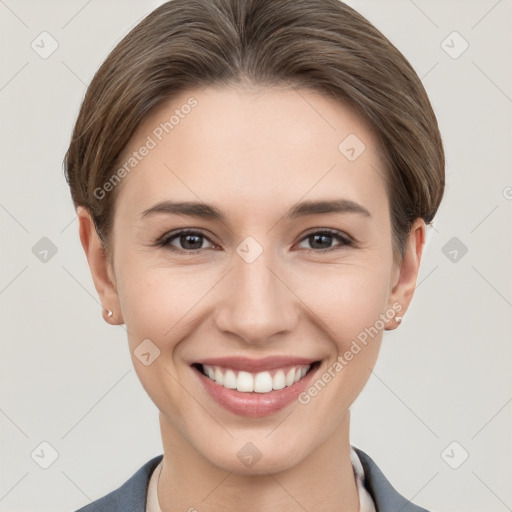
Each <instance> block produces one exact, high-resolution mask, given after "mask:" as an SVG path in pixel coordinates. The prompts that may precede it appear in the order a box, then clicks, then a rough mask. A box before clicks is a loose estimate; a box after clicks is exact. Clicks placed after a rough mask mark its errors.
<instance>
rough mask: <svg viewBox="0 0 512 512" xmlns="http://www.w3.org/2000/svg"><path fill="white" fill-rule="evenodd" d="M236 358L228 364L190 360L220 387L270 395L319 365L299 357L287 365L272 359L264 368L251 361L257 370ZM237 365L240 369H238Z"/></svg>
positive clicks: (288, 386)
mask: <svg viewBox="0 0 512 512" xmlns="http://www.w3.org/2000/svg"><path fill="white" fill-rule="evenodd" d="M237 361H238V363H237V362H236V361H233V362H232V364H231V365H229V364H222V365H221V364H206V363H193V364H192V365H191V366H192V368H194V369H195V370H196V371H197V372H199V373H201V374H202V375H203V376H204V377H206V378H208V379H209V380H210V381H213V382H214V383H215V384H216V385H218V386H220V387H222V388H226V389H230V390H236V391H238V392H239V393H253V394H254V393H260V394H267V393H269V394H273V392H276V391H279V390H282V389H284V388H290V387H292V386H294V385H295V384H296V383H297V382H300V381H302V380H303V379H305V378H306V377H307V376H309V375H310V374H312V373H313V372H314V371H315V370H316V369H317V368H318V366H320V364H321V361H320V360H316V361H308V362H306V364H304V363H305V361H306V360H299V359H296V360H294V361H292V362H288V364H283V362H281V361H279V360H274V361H273V362H270V363H267V367H265V366H264V363H261V362H258V364H256V363H254V364H253V365H252V366H253V368H254V367H256V366H257V367H259V368H260V369H261V371H255V370H253V369H252V368H250V367H251V364H249V365H247V364H245V365H244V364H241V363H240V360H239V359H238V360H237ZM213 362H215V361H213ZM241 367H243V368H244V369H240V368H241ZM263 368H265V369H263Z"/></svg>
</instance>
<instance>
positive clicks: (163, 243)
mask: <svg viewBox="0 0 512 512" xmlns="http://www.w3.org/2000/svg"><path fill="white" fill-rule="evenodd" d="M319 234H322V235H330V236H332V237H334V238H336V239H338V241H340V242H342V243H341V245H340V246H335V247H330V248H328V249H305V251H306V252H308V253H313V252H314V253H325V252H332V251H337V250H340V249H342V248H343V247H347V246H348V247H354V246H355V243H354V241H353V240H351V239H350V238H349V237H348V236H346V235H342V234H341V233H340V232H339V231H336V230H335V229H329V228H322V229H318V230H317V231H311V232H309V233H308V234H306V235H305V236H304V237H303V238H302V239H301V240H300V242H302V241H304V240H306V239H307V238H309V237H311V236H313V235H319ZM184 235H197V236H200V237H202V238H205V239H206V240H208V241H209V242H210V243H211V244H212V245H214V246H215V244H214V243H213V242H212V241H211V240H210V239H209V238H208V237H207V236H206V235H205V234H204V233H203V232H201V231H196V230H191V229H183V230H181V231H177V232H175V233H171V234H168V235H165V236H164V237H162V238H161V239H160V240H159V241H157V243H156V245H157V246H158V247H163V248H166V249H169V250H171V251H173V252H177V253H182V254H197V253H199V252H201V251H204V250H205V249H191V250H185V249H178V248H177V247H174V246H172V245H170V242H171V241H173V240H174V239H177V238H179V237H181V236H184Z"/></svg>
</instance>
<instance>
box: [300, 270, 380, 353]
mask: <svg viewBox="0 0 512 512" xmlns="http://www.w3.org/2000/svg"><path fill="white" fill-rule="evenodd" d="M323 267H325V268H318V269H316V270H315V271H311V270H310V271H309V272H304V277H303V278H302V279H301V284H300V291H299V292H298V293H297V295H299V297H301V298H302V297H304V299H303V300H304V302H305V304H306V305H307V306H308V308H307V309H309V310H311V311H312V312H313V313H314V314H315V316H316V318H317V320H318V321H320V322H322V328H325V329H328V330H329V333H330V335H331V336H332V339H333V340H334V341H335V342H336V344H337V346H338V351H340V350H345V348H346V347H347V346H350V344H351V341H352V340H353V339H355V338H357V336H358V335H359V334H360V333H361V332H364V330H365V329H366V328H370V327H371V326H374V325H375V324H376V322H377V321H378V320H379V315H380V314H381V313H383V312H384V310H385V308H386V304H387V298H388V294H389V289H388V283H389V269H387V270H386V267H385V265H383V264H382V263H377V262H374V263H373V264H372V263H370V262H366V263H364V264H363V263H350V264H349V263H347V264H344V265H324V266H323ZM377 325H378V326H380V327H382V326H381V324H380V322H378V324H377Z"/></svg>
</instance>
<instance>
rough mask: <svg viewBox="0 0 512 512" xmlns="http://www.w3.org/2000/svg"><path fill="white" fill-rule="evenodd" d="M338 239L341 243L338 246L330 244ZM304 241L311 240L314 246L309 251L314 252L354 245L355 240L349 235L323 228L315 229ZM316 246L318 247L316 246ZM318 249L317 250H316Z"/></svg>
mask: <svg viewBox="0 0 512 512" xmlns="http://www.w3.org/2000/svg"><path fill="white" fill-rule="evenodd" d="M333 238H334V239H337V240H338V241H339V242H341V243H339V244H338V245H337V246H334V247H332V246H330V244H331V242H332V240H333ZM302 240H303V241H309V242H310V244H311V245H312V246H313V249H309V251H311V250H313V251H314V252H325V251H333V250H337V249H340V248H342V247H343V246H347V245H348V246H352V245H353V242H352V240H351V239H350V238H348V237H347V236H344V235H342V234H341V233H339V232H338V231H334V230H330V229H323V230H319V231H315V232H313V233H310V234H309V235H307V236H306V237H305V238H303V239H302ZM315 246H316V247H315ZM315 249H316V250H315Z"/></svg>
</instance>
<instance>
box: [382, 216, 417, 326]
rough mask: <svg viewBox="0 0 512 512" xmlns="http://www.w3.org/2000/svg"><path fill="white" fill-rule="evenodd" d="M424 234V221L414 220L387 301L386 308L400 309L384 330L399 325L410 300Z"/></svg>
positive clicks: (414, 286) (414, 287)
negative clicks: (396, 276)
mask: <svg viewBox="0 0 512 512" xmlns="http://www.w3.org/2000/svg"><path fill="white" fill-rule="evenodd" d="M425 234H426V224H425V221H424V220H423V219H421V218H418V219H416V220H415V221H414V223H413V225H412V226H411V230H410V232H409V236H408V237H407V240H406V242H405V246H404V255H403V258H402V262H401V264H400V268H399V271H398V281H397V282H396V284H395V286H393V288H392V290H391V292H390V295H389V299H388V308H391V309H394V310H395V311H397V308H398V306H397V304H399V305H400V306H401V309H399V311H397V312H396V315H395V316H394V317H393V318H392V319H390V320H389V322H388V323H387V325H386V330H393V329H396V328H397V327H398V326H399V325H400V322H401V321H402V319H403V316H404V314H405V312H406V311H407V309H408V307H409V304H410V302H411V300H412V297H413V295H414V290H415V289H416V282H417V279H418V273H419V269H420V263H421V257H422V255H423V248H424V247H425Z"/></svg>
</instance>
